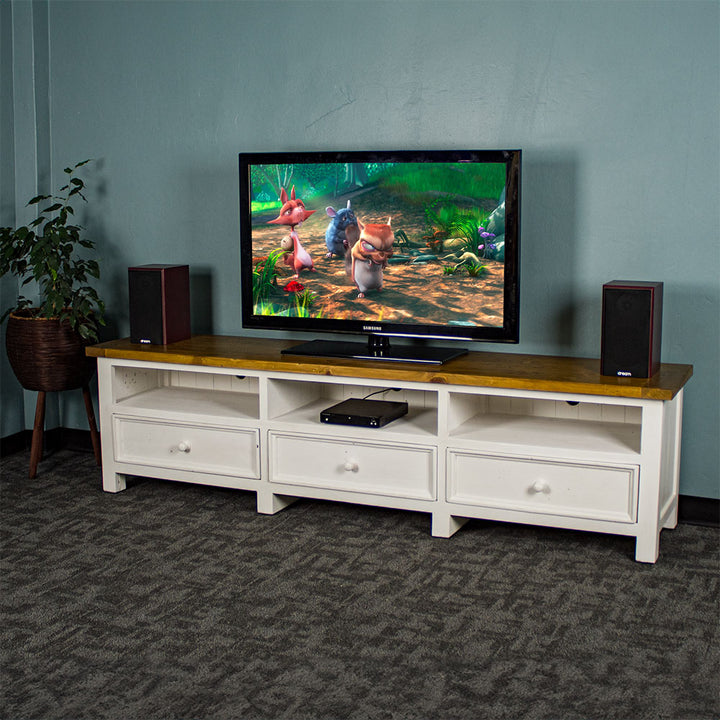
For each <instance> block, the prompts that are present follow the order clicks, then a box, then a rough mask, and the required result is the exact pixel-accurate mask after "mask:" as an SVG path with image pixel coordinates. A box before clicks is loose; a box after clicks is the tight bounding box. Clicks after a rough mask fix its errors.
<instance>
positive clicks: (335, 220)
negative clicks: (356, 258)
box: [325, 200, 360, 258]
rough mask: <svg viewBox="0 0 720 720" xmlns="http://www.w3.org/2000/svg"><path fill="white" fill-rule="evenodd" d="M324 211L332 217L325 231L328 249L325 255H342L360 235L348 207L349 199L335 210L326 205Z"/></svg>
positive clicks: (355, 220) (327, 256) (354, 218)
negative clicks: (344, 204) (343, 205)
mask: <svg viewBox="0 0 720 720" xmlns="http://www.w3.org/2000/svg"><path fill="white" fill-rule="evenodd" d="M325 213H326V214H327V216H328V217H330V218H332V220H331V221H330V224H329V225H328V226H327V230H326V231H325V245H326V246H327V249H328V252H327V254H326V255H325V257H326V258H331V257H333V256H334V255H336V256H337V257H343V256H344V255H345V253H346V252H347V250H348V248H349V247H350V245H351V243H355V242H356V241H357V239H358V237H359V236H360V230H359V229H358V223H357V218H356V217H355V213H354V212H353V211H352V209H351V208H350V201H349V200H348V201H347V205H346V206H345V207H344V208H342V209H340V210H335V208H334V207H332V206H328V207H326V208H325Z"/></svg>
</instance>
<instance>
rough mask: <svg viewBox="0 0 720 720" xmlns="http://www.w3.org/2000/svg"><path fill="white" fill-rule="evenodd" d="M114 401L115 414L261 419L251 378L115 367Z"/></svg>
mask: <svg viewBox="0 0 720 720" xmlns="http://www.w3.org/2000/svg"><path fill="white" fill-rule="evenodd" d="M113 397H114V401H115V407H116V410H118V411H121V412H124V413H140V414H142V415H153V416H155V417H165V418H175V419H181V420H187V419H189V418H192V417H198V418H206V419H208V420H212V421H236V420H252V421H257V420H258V419H259V417H260V409H259V408H260V398H259V381H258V378H257V377H254V376H246V375H235V374H229V373H218V372H212V373H210V372H192V371H183V370H163V369H158V368H137V367H124V366H116V367H115V368H114V374H113Z"/></svg>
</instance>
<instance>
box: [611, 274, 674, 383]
mask: <svg viewBox="0 0 720 720" xmlns="http://www.w3.org/2000/svg"><path fill="white" fill-rule="evenodd" d="M662 300H663V284H662V283H661V282H641V281H638V282H629V281H624V280H613V282H610V283H606V284H605V285H603V305H602V339H601V353H600V354H601V361H600V366H601V367H600V372H601V373H602V374H603V375H615V376H619V377H638V378H648V377H651V376H652V375H654V374H655V373H656V372H657V371H658V369H659V368H660V347H661V343H662Z"/></svg>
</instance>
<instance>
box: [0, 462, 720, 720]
mask: <svg viewBox="0 0 720 720" xmlns="http://www.w3.org/2000/svg"><path fill="white" fill-rule="evenodd" d="M27 463H28V455H27V454H25V453H20V454H16V455H12V456H10V457H8V458H5V459H4V460H2V462H1V465H0V468H1V470H2V484H1V486H0V492H1V494H0V503H1V526H2V528H1V529H2V598H1V599H2V618H1V629H0V632H1V633H2V637H1V641H2V667H1V670H2V678H1V679H2V690H1V691H0V692H1V695H0V717H2V718H3V719H5V720H38V719H55V718H98V719H100V718H118V719H120V718H122V719H133V718H137V719H147V720H154V719H156V718H157V719H165V718H182V719H188V720H190V719H193V718H195V719H205V718H207V719H213V718H217V719H225V718H243V719H247V720H254V719H272V720H276V719H277V720H280V719H283V718H286V719H291V720H294V719H297V720H306V719H307V720H310V719H315V718H317V719H321V718H323V719H324V718H333V719H335V718H336V719H338V720H340V719H345V718H348V719H354V720H360V719H364V718H377V719H381V718H387V719H392V720H400V719H401V718H403V719H404V718H407V719H411V718H412V719H415V718H425V719H428V720H430V719H435V718H437V719H439V720H445V719H447V720H451V719H453V718H458V719H465V718H467V719H472V720H476V719H479V718H508V719H511V718H513V719H514V718H518V719H519V718H523V719H527V720H534V719H536V718H537V719H553V718H558V719H560V718H577V719H578V720H581V719H582V720H594V719H596V718H597V719H598V720H600V719H602V720H606V719H607V720H611V719H613V718H618V719H623V720H643V719H644V718H653V719H656V720H657V719H661V718H667V719H668V720H704V719H706V718H707V719H711V718H718V717H720V693H719V691H718V679H720V650H719V648H720V644H719V640H720V638H719V636H718V635H719V622H718V621H719V619H720V607H719V597H720V590H719V581H720V552H719V539H720V533H719V532H718V530H717V529H716V528H707V527H697V526H692V525H680V526H679V527H678V528H677V529H676V530H674V531H664V532H663V535H662V539H661V545H660V558H659V561H658V563H657V564H656V565H644V564H638V563H636V562H634V560H633V555H634V542H633V540H632V539H629V538H623V537H614V536H607V535H596V534H592V533H576V532H570V531H563V530H548V529H540V528H532V527H523V526H519V525H509V524H500V523H489V522H481V521H471V522H470V523H468V524H467V525H466V526H465V527H464V528H462V529H461V530H460V531H459V532H458V533H457V534H456V535H455V536H454V537H453V538H451V539H449V540H443V539H437V538H432V537H431V536H430V517H429V516H428V515H424V514H420V513H409V512H400V511H393V510H382V509H377V508H368V507H360V506H353V505H343V504H331V503H323V502H314V501H313V502H311V501H300V502H298V503H297V504H295V505H293V506H291V507H290V508H288V509H286V510H284V511H283V512H281V513H279V514H278V515H275V516H272V517H268V516H262V515H257V514H256V513H255V499H254V495H253V494H250V493H245V492H239V491H229V490H222V489H216V488H206V487H200V486H191V485H185V484H180V483H170V482H161V481H155V480H147V479H138V480H135V481H133V482H132V483H131V484H130V485H129V487H128V490H127V491H126V492H124V493H120V494H118V495H110V494H105V493H103V492H102V490H101V487H100V474H99V470H98V469H97V468H96V467H95V466H94V464H93V459H92V456H90V455H88V454H84V453H78V452H71V451H62V452H59V453H56V454H55V455H53V456H50V457H48V458H47V459H46V460H43V462H42V463H41V465H40V472H39V475H38V477H37V479H35V480H28V479H27V478H26V474H27Z"/></svg>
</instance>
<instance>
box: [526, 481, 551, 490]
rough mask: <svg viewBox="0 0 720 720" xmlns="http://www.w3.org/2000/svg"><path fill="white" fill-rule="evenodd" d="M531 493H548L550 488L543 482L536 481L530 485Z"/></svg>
mask: <svg viewBox="0 0 720 720" xmlns="http://www.w3.org/2000/svg"><path fill="white" fill-rule="evenodd" d="M531 489H532V491H533V492H534V493H548V492H550V486H549V485H548V484H547V483H546V482H545V480H536V481H535V482H534V483H533V484H532V488H531Z"/></svg>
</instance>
